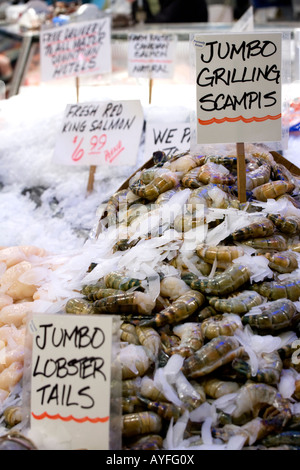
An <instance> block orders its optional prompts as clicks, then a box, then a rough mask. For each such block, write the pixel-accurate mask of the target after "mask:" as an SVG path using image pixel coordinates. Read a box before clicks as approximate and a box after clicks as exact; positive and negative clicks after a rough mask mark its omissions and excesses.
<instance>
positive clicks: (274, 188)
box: [253, 180, 295, 202]
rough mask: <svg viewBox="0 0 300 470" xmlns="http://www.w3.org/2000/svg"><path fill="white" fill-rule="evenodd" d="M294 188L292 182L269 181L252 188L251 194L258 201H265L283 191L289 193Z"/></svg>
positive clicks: (274, 197) (280, 194)
mask: <svg viewBox="0 0 300 470" xmlns="http://www.w3.org/2000/svg"><path fill="white" fill-rule="evenodd" d="M294 189H295V185H294V183H290V182H287V181H281V180H278V181H271V182H269V183H265V184H262V185H261V186H258V187H257V188H254V189H253V196H254V197H255V199H258V200H259V201H263V202H267V200H268V199H276V198H277V197H279V196H282V195H283V194H285V193H291V192H292V191H293V190H294Z"/></svg>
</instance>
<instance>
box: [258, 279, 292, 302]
mask: <svg viewBox="0 0 300 470" xmlns="http://www.w3.org/2000/svg"><path fill="white" fill-rule="evenodd" d="M251 288H252V289H254V290H255V291H256V292H258V293H259V294H260V295H262V296H263V297H266V299H268V300H270V301H271V300H278V299H282V298H284V299H289V300H292V301H293V302H295V301H296V300H298V299H299V298H300V279H298V280H297V279H296V280H293V279H285V280H282V281H263V282H259V283H254V284H252V286H251Z"/></svg>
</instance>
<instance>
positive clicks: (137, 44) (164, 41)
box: [128, 33, 177, 78]
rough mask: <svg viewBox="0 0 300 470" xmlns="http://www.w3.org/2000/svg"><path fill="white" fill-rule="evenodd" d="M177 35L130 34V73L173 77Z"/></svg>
mask: <svg viewBox="0 0 300 470" xmlns="http://www.w3.org/2000/svg"><path fill="white" fill-rule="evenodd" d="M176 43H177V37H176V36H175V35H173V34H151V33H148V34H146V33H145V34H138V33H131V34H129V35H128V74H129V75H130V76H133V77H143V78H171V77H172V76H173V74H174V66H175V53H176Z"/></svg>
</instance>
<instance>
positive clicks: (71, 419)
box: [31, 411, 109, 423]
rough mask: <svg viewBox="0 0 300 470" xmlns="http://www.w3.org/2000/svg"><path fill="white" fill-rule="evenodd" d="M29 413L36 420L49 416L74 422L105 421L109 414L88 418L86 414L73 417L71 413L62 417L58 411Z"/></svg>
mask: <svg viewBox="0 0 300 470" xmlns="http://www.w3.org/2000/svg"><path fill="white" fill-rule="evenodd" d="M31 414H32V416H33V417H34V418H35V419H38V420H41V419H45V418H49V419H61V420H62V421H76V423H85V422H86V421H89V422H90V423H105V422H106V421H108V420H109V416H106V417H105V418H89V417H88V416H85V417H84V418H75V417H74V416H72V415H69V416H66V417H64V416H61V415H60V414H59V413H57V414H56V415H49V414H48V413H47V411H45V412H44V413H42V414H41V415H36V414H35V413H33V412H31Z"/></svg>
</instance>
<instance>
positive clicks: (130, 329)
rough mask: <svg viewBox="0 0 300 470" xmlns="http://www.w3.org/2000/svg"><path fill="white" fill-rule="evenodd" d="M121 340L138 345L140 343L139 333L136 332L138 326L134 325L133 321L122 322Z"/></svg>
mask: <svg viewBox="0 0 300 470" xmlns="http://www.w3.org/2000/svg"><path fill="white" fill-rule="evenodd" d="M121 341H125V342H127V343H130V344H136V345H138V344H140V342H139V338H138V335H137V333H136V327H135V326H134V325H132V324H131V323H122V325H121Z"/></svg>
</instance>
